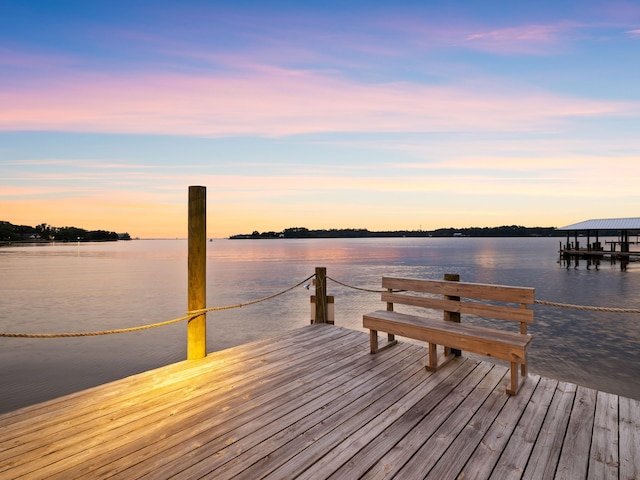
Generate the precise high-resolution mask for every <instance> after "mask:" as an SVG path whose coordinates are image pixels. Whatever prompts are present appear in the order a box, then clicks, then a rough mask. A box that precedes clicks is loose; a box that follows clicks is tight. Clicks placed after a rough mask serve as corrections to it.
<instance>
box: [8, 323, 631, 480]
mask: <svg viewBox="0 0 640 480" xmlns="http://www.w3.org/2000/svg"><path fill="white" fill-rule="evenodd" d="M428 354H429V352H428V348H426V347H424V346H421V345H418V344H414V343H407V342H400V343H398V345H396V346H394V347H393V348H389V349H386V350H384V351H382V352H380V353H378V354H377V355H371V354H370V353H369V338H368V334H367V333H365V332H362V331H354V330H349V329H345V328H341V327H337V326H331V325H308V326H305V327H303V328H299V329H296V330H293V331H291V332H286V333H284V334H279V335H277V336H274V337H272V338H267V339H263V340H260V341H258V342H253V343H251V344H247V345H241V346H238V347H234V348H231V349H228V350H224V351H221V352H214V353H212V354H210V355H208V356H207V357H206V358H205V359H201V360H194V361H184V362H178V363H176V364H173V365H169V366H166V367H162V368H159V369H156V370H153V371H150V372H144V373H141V374H138V375H134V376H132V377H129V378H126V379H122V380H118V381H116V382H111V383H109V384H105V385H101V386H98V387H94V388H92V389H89V390H85V391H82V392H76V393H73V394H70V395H67V396H65V397H61V398H58V399H54V400H51V401H48V402H44V403H42V404H38V405H33V406H30V407H26V408H23V409H20V410H16V411H15V412H10V413H8V414H4V415H0V477H2V478H3V479H5V478H6V479H14V478H29V479H30V480H31V479H40V478H42V479H44V478H47V479H65V480H67V479H74V478H77V479H86V478H91V479H99V478H122V479H127V480H128V479H136V478H147V479H158V478H159V479H163V478H185V479H186V478H189V479H191V478H215V479H216V480H218V479H225V478H239V479H243V478H246V479H250V480H254V479H257V478H274V479H275V478H300V479H327V478H331V479H333V480H337V479H343V480H346V479H352V478H363V479H372V478H376V479H379V478H396V479H405V478H409V479H412V478H425V477H427V478H434V479H435V478H437V479H439V480H440V479H453V478H465V479H471V478H475V479H483V480H485V479H487V478H491V477H492V476H493V477H494V478H501V479H502V478H521V477H522V478H528V479H534V478H578V479H586V478H617V479H625V480H629V479H637V478H639V477H640V475H639V472H640V456H638V455H637V448H638V444H639V442H640V402H639V401H638V400H633V399H627V398H624V397H618V396H617V395H613V394H608V393H603V392H596V391H595V390H591V389H588V388H585V387H582V386H576V385H572V384H569V383H566V382H558V381H556V380H553V379H548V378H541V377H538V376H536V375H533V374H530V375H529V378H528V379H527V381H526V382H524V384H523V386H522V387H521V389H520V391H519V393H518V395H515V396H509V395H506V394H505V385H506V384H507V383H508V378H507V377H508V375H507V373H508V368H506V367H505V366H502V365H494V364H492V363H489V362H483V361H477V360H472V359H469V358H464V357H462V358H457V359H455V360H453V361H452V362H450V363H449V364H447V365H445V366H444V367H442V368H441V369H439V370H438V371H436V372H429V371H427V370H426V369H425V365H426V364H427V359H428Z"/></svg>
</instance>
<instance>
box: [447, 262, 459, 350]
mask: <svg viewBox="0 0 640 480" xmlns="http://www.w3.org/2000/svg"><path fill="white" fill-rule="evenodd" d="M444 279H445V280H446V281H448V282H459V281H460V275H459V274H457V273H445V274H444ZM444 298H445V300H452V301H454V302H459V301H460V297H457V296H454V295H445V296H444ZM444 319H445V320H447V321H449V322H457V323H460V312H448V311H446V310H445V311H444ZM450 351H451V353H453V354H454V355H455V356H456V357H459V356H461V355H462V352H461V351H460V350H457V349H454V348H452V349H450ZM445 353H446V351H445Z"/></svg>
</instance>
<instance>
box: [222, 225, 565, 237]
mask: <svg viewBox="0 0 640 480" xmlns="http://www.w3.org/2000/svg"><path fill="white" fill-rule="evenodd" d="M565 234H566V232H562V231H558V230H557V229H556V227H523V226H520V225H505V226H502V227H470V228H439V229H437V230H395V231H381V232H371V231H369V230H367V229H366V228H332V229H330V230H309V229H308V228H304V227H293V228H285V229H284V230H283V231H281V232H273V231H270V232H262V233H261V232H258V231H257V230H256V231H254V232H253V233H251V234H238V235H232V236H231V237H229V238H231V239H234V240H235V239H260V238H265V239H273V238H376V237H378V238H382V237H458V236H462V237H557V236H563V235H565Z"/></svg>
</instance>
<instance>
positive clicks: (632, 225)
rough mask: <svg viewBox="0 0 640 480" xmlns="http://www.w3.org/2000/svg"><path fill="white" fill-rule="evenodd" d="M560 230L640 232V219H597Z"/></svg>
mask: <svg viewBox="0 0 640 480" xmlns="http://www.w3.org/2000/svg"><path fill="white" fill-rule="evenodd" d="M558 230H640V217H634V218H595V219H591V220H585V221H584V222H579V223H574V224H573V225H567V226H564V227H560V228H558Z"/></svg>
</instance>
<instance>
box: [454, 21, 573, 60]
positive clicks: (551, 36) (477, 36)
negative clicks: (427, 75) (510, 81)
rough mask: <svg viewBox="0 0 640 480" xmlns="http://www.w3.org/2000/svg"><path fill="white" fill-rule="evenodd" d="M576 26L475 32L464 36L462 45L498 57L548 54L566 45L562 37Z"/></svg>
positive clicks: (548, 26) (560, 25)
mask: <svg viewBox="0 0 640 480" xmlns="http://www.w3.org/2000/svg"><path fill="white" fill-rule="evenodd" d="M575 27H576V25H570V24H554V25H522V26H517V27H507V28H500V29H494V30H486V31H479V32H476V33H471V34H469V35H467V36H466V38H465V40H466V42H465V45H466V46H468V47H470V48H474V49H478V50H485V51H489V52H492V53H500V54H551V53H554V54H555V53H557V52H558V49H559V48H563V47H564V46H565V44H566V39H565V36H566V34H567V33H568V32H570V31H571V30H572V29H574V28H575Z"/></svg>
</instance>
